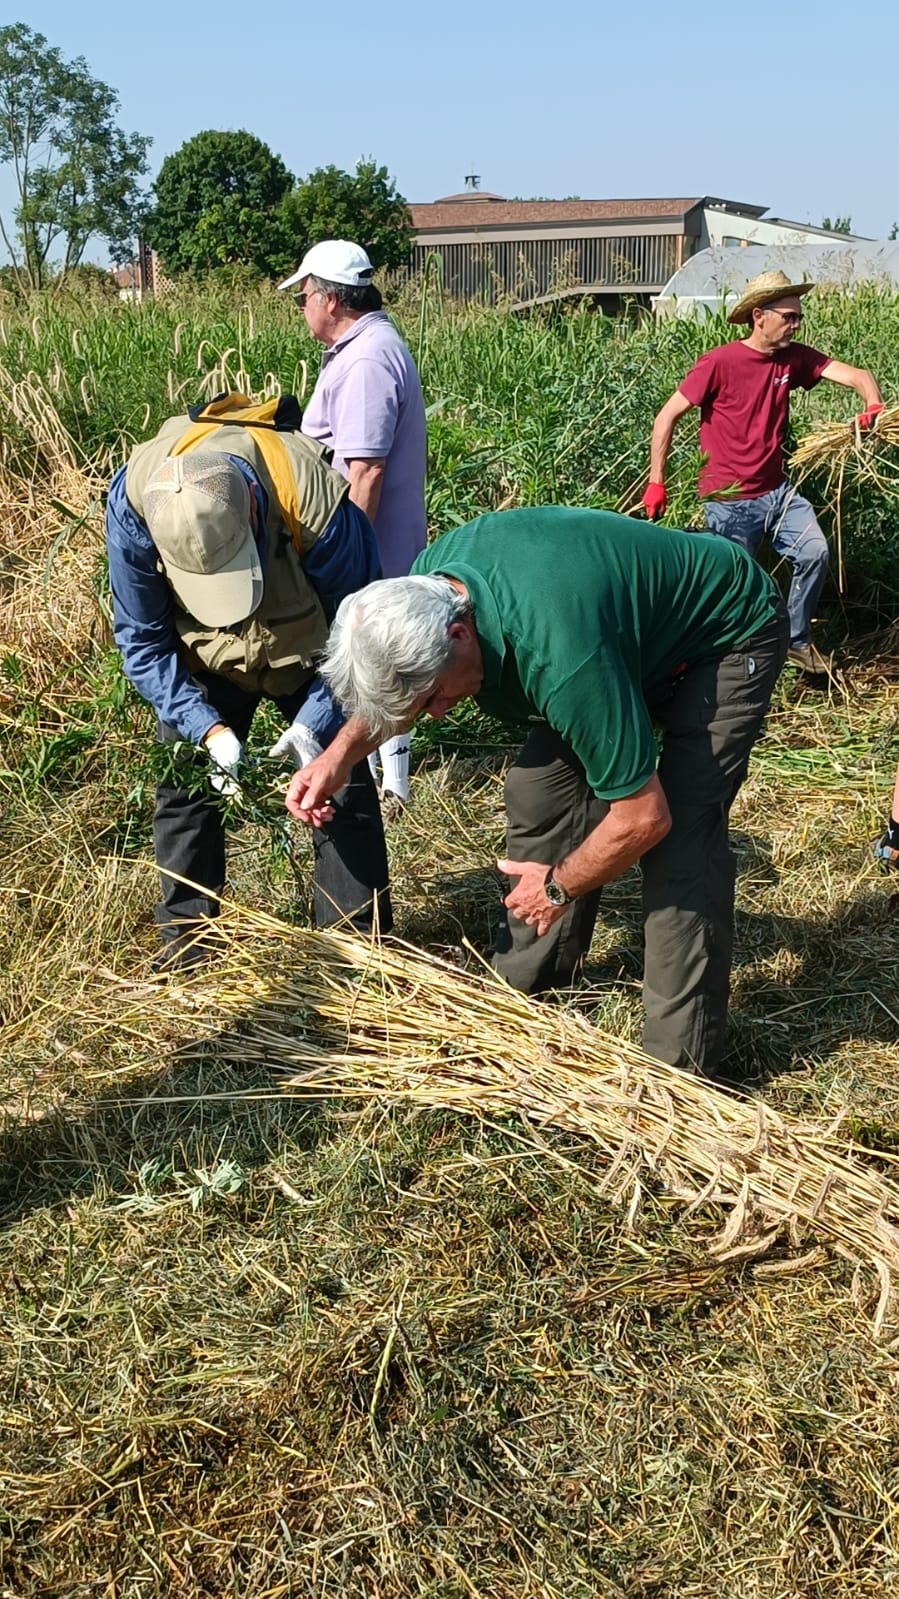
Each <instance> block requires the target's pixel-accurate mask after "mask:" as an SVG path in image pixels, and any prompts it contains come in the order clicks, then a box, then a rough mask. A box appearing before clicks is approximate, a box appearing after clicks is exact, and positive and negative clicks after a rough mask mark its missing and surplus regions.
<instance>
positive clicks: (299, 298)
mask: <svg viewBox="0 0 899 1599" xmlns="http://www.w3.org/2000/svg"><path fill="white" fill-rule="evenodd" d="M317 294H318V295H319V296H320V294H321V290H320V289H301V290H300V292H299V294H295V295H294V299H295V301H296V303H297V305H298V306H299V308H300V310H301V311H302V309H303V306H304V305H305V304H306V301H307V300H312V299H314V297H315V296H316V295H317Z"/></svg>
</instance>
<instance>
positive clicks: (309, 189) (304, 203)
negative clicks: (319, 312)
mask: <svg viewBox="0 0 899 1599" xmlns="http://www.w3.org/2000/svg"><path fill="white" fill-rule="evenodd" d="M284 217H285V222H286V225H287V238H288V243H289V248H288V253H287V255H286V256H285V258H284V259H283V261H282V262H281V266H282V267H283V268H284V269H285V270H286V271H289V270H290V269H291V268H293V267H296V266H298V265H299V262H300V261H301V259H302V257H303V256H304V255H305V253H306V251H307V250H308V249H309V248H310V246H311V245H313V244H318V242H319V241H320V240H321V239H352V240H353V243H354V244H361V246H362V248H363V250H367V251H368V253H369V255H370V256H371V258H372V261H373V262H374V264H375V266H376V267H378V268H379V269H382V270H387V271H391V270H393V269H395V268H396V267H401V266H405V265H406V262H407V261H408V259H409V251H410V249H411V246H412V235H411V231H410V230H411V227H412V219H411V217H410V215H409V210H408V207H407V205H406V202H405V200H404V199H403V197H402V195H401V194H399V193H398V192H397V189H396V185H395V184H394V183H393V181H392V180H391V178H390V177H389V176H388V172H387V168H386V167H379V166H376V165H375V162H374V161H372V160H370V159H364V160H361V161H357V162H356V171H355V173H354V174H351V173H349V172H342V171H341V170H340V168H339V167H319V168H318V169H317V170H316V171H315V172H310V174H309V176H308V178H306V179H305V180H304V181H303V182H302V183H299V184H297V187H296V188H295V189H294V191H293V193H292V194H291V195H289V196H288V197H287V199H286V200H285V202H284Z"/></svg>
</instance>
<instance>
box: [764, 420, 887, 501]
mask: <svg viewBox="0 0 899 1599" xmlns="http://www.w3.org/2000/svg"><path fill="white" fill-rule="evenodd" d="M897 447H899V405H888V406H885V408H884V409H883V410H882V411H881V412H880V414H879V415H878V418H877V425H876V427H874V428H871V429H870V431H866V432H864V433H863V432H862V431H861V429H860V428H859V425H858V422H857V421H856V420H853V421H852V422H827V423H825V424H824V426H823V427H820V428H817V429H815V431H814V432H812V433H807V434H806V436H805V438H804V439H803V440H802V441H801V443H800V444H798V445H797V447H796V449H795V450H794V451H793V455H792V457H791V460H790V474H791V476H792V477H795V478H797V479H801V478H803V477H805V476H807V474H808V473H809V472H812V471H814V470H816V469H817V468H818V467H824V468H828V469H830V470H831V471H840V470H842V471H844V472H845V471H846V470H851V471H852V472H853V473H854V474H855V475H857V476H858V477H859V478H860V479H867V480H869V481H871V482H874V483H876V484H877V486H878V488H883V487H884V486H887V487H890V488H895V486H896V481H897V478H899V461H897V460H891V459H890V452H891V451H893V450H895V449H897Z"/></svg>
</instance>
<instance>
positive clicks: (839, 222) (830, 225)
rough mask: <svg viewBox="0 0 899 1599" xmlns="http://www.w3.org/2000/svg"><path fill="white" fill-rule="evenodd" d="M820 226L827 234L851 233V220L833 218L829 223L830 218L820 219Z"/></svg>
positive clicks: (849, 218)
mask: <svg viewBox="0 0 899 1599" xmlns="http://www.w3.org/2000/svg"><path fill="white" fill-rule="evenodd" d="M821 226H822V228H826V229H827V231H828V233H851V232H852V218H851V217H834V219H833V221H831V219H830V217H822V218H821Z"/></svg>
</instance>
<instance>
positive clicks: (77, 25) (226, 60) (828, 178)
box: [0, 0, 899, 258]
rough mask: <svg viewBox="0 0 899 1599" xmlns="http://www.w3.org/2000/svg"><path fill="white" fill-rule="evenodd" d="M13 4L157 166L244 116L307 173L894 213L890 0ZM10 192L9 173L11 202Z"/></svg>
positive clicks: (806, 210) (795, 213) (0, 197)
mask: <svg viewBox="0 0 899 1599" xmlns="http://www.w3.org/2000/svg"><path fill="white" fill-rule="evenodd" d="M8 18H9V20H10V21H21V22H25V23H27V25H28V26H29V27H31V28H33V29H35V30H36V31H37V32H40V33H43V34H44V35H45V36H46V38H47V40H48V42H49V43H50V44H53V45H57V46H58V47H59V48H60V49H61V50H62V52H63V54H64V55H65V56H66V57H72V56H75V55H83V56H84V57H85V58H86V60H87V63H88V66H89V68H90V69H91V71H92V73H93V74H94V75H95V76H96V77H98V78H102V79H103V80H104V81H105V82H106V83H109V84H111V85H112V86H113V87H114V88H115V89H116V90H117V91H118V93H119V96H120V98H121V115H120V121H121V125H122V126H123V127H124V128H125V129H126V130H128V131H129V132H130V131H137V132H140V133H145V134H149V135H151V136H152V139H153V146H152V149H151V153H150V154H151V162H152V170H153V172H154V174H155V172H156V171H157V170H158V167H159V165H160V163H161V162H162V160H163V159H164V157H165V156H166V155H168V154H170V153H171V152H172V151H173V150H176V149H177V148H178V147H179V146H180V145H181V144H182V143H183V142H184V140H185V139H187V138H190V137H191V135H193V134H195V133H199V132H200V131H201V130H203V129H205V128H247V129H248V130H249V131H250V132H252V133H254V134H256V135H258V137H260V138H262V139H264V140H265V141H266V143H268V144H269V145H270V146H271V147H272V149H273V150H274V151H275V152H276V153H277V154H279V155H280V156H281V157H282V158H283V160H284V161H285V163H286V164H287V166H288V167H289V168H290V170H291V171H292V172H293V173H295V174H296V175H297V176H298V177H302V176H305V174H306V173H308V172H309V171H311V170H312V169H313V168H314V167H318V166H324V165H328V164H331V163H333V164H334V165H336V166H338V167H343V168H346V169H352V168H353V166H354V165H355V163H356V161H357V159H358V158H359V157H360V156H363V155H365V156H369V155H370V156H373V157H374V158H375V159H376V160H377V161H378V162H379V163H382V164H383V165H385V166H386V167H387V168H388V169H389V171H390V173H391V175H392V177H393V178H394V179H395V181H396V183H397V185H398V187H399V189H400V191H401V193H402V194H404V195H405V197H406V198H407V200H434V199H437V198H439V197H440V196H441V195H444V194H451V193H453V192H455V191H457V190H459V189H461V188H462V186H463V179H464V177H465V174H466V173H467V172H471V171H475V172H478V173H480V175H481V180H482V186H483V187H484V188H485V189H490V190H493V191H494V192H496V193H498V194H503V195H509V196H511V195H521V196H532V195H545V196H548V197H551V198H563V197H564V196H566V195H579V196H581V197H582V198H584V199H606V198H617V197H625V196H626V197H638V196H671V197H674V196H686V195H701V194H712V195H719V196H723V197H725V198H728V199H734V200H743V201H749V202H752V203H754V204H758V205H762V204H766V205H767V206H768V207H769V208H770V210H771V211H772V212H774V213H775V214H777V215H780V216H785V217H792V218H794V219H796V220H798V221H809V222H814V223H820V221H821V218H822V216H824V215H825V214H829V215H830V216H835V215H850V216H851V217H852V224H853V229H854V231H856V232H859V233H863V234H869V235H871V236H874V237H883V236H884V235H885V234H886V232H887V230H888V228H889V226H890V224H891V223H892V221H893V220H894V219H895V218H897V217H899V179H897V177H896V176H895V171H896V163H895V158H894V155H895V149H896V126H895V121H896V119H895V108H896V101H897V98H899V96H897V90H896V64H897V59H899V5H897V3H896V0H867V3H866V4H864V5H857V6H851V5H849V6H847V5H845V4H843V5H839V6H838V5H837V4H836V3H835V0H819V3H817V4H812V3H811V0H799V4H798V5H797V4H794V5H792V6H780V5H775V4H773V3H772V0H756V3H755V4H754V5H752V4H750V5H746V4H743V5H740V6H737V7H733V6H729V5H728V4H727V3H726V0H725V3H724V4H723V5H722V4H721V0H685V3H683V4H680V5H678V4H677V3H676V0H668V3H664V4H660V3H656V0H632V3H630V4H628V3H623V4H622V3H617V4H614V5H612V6H608V7H606V6H602V5H601V4H597V3H596V0H593V3H587V0H567V3H566V4H560V3H558V0H555V3H554V0H539V3H535V0H520V3H518V4H516V5H514V6H512V5H503V4H499V5H497V4H494V5H490V4H486V3H484V0H480V3H475V0H454V3H451V4H449V5H428V4H427V0H417V3H416V4H410V3H409V0H393V3H392V4H389V5H383V6H381V7H378V6H376V5H368V6H362V5H359V4H357V3H356V0H337V3H335V4H334V5H333V6H329V5H327V4H324V5H323V4H321V0H298V3H296V4H294V5H292V6H290V7H276V6H272V5H268V6H263V5H260V4H258V3H257V4H254V3H252V0H242V3H241V4H238V3H237V0H213V3H212V4H210V3H209V0H200V3H197V0H194V3H190V0H182V3H180V4H175V3H174V0H155V3H154V0H142V3H140V4H135V3H134V0H131V3H130V4H129V3H128V0H125V3H122V0H119V3H117V4H105V3H104V4H100V3H98V0H83V3H82V4H79V3H78V0H23V3H22V4H17V0H12V4H11V6H10V8H9V12H8ZM257 24H258V25H257ZM10 198H11V190H10V188H9V184H8V181H4V180H3V178H2V177H0V207H2V210H3V213H4V215H5V216H8V213H9V206H10ZM88 254H89V255H93V256H94V257H95V258H98V257H99V256H100V254H101V252H100V251H99V250H97V249H92V250H89V251H88Z"/></svg>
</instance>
